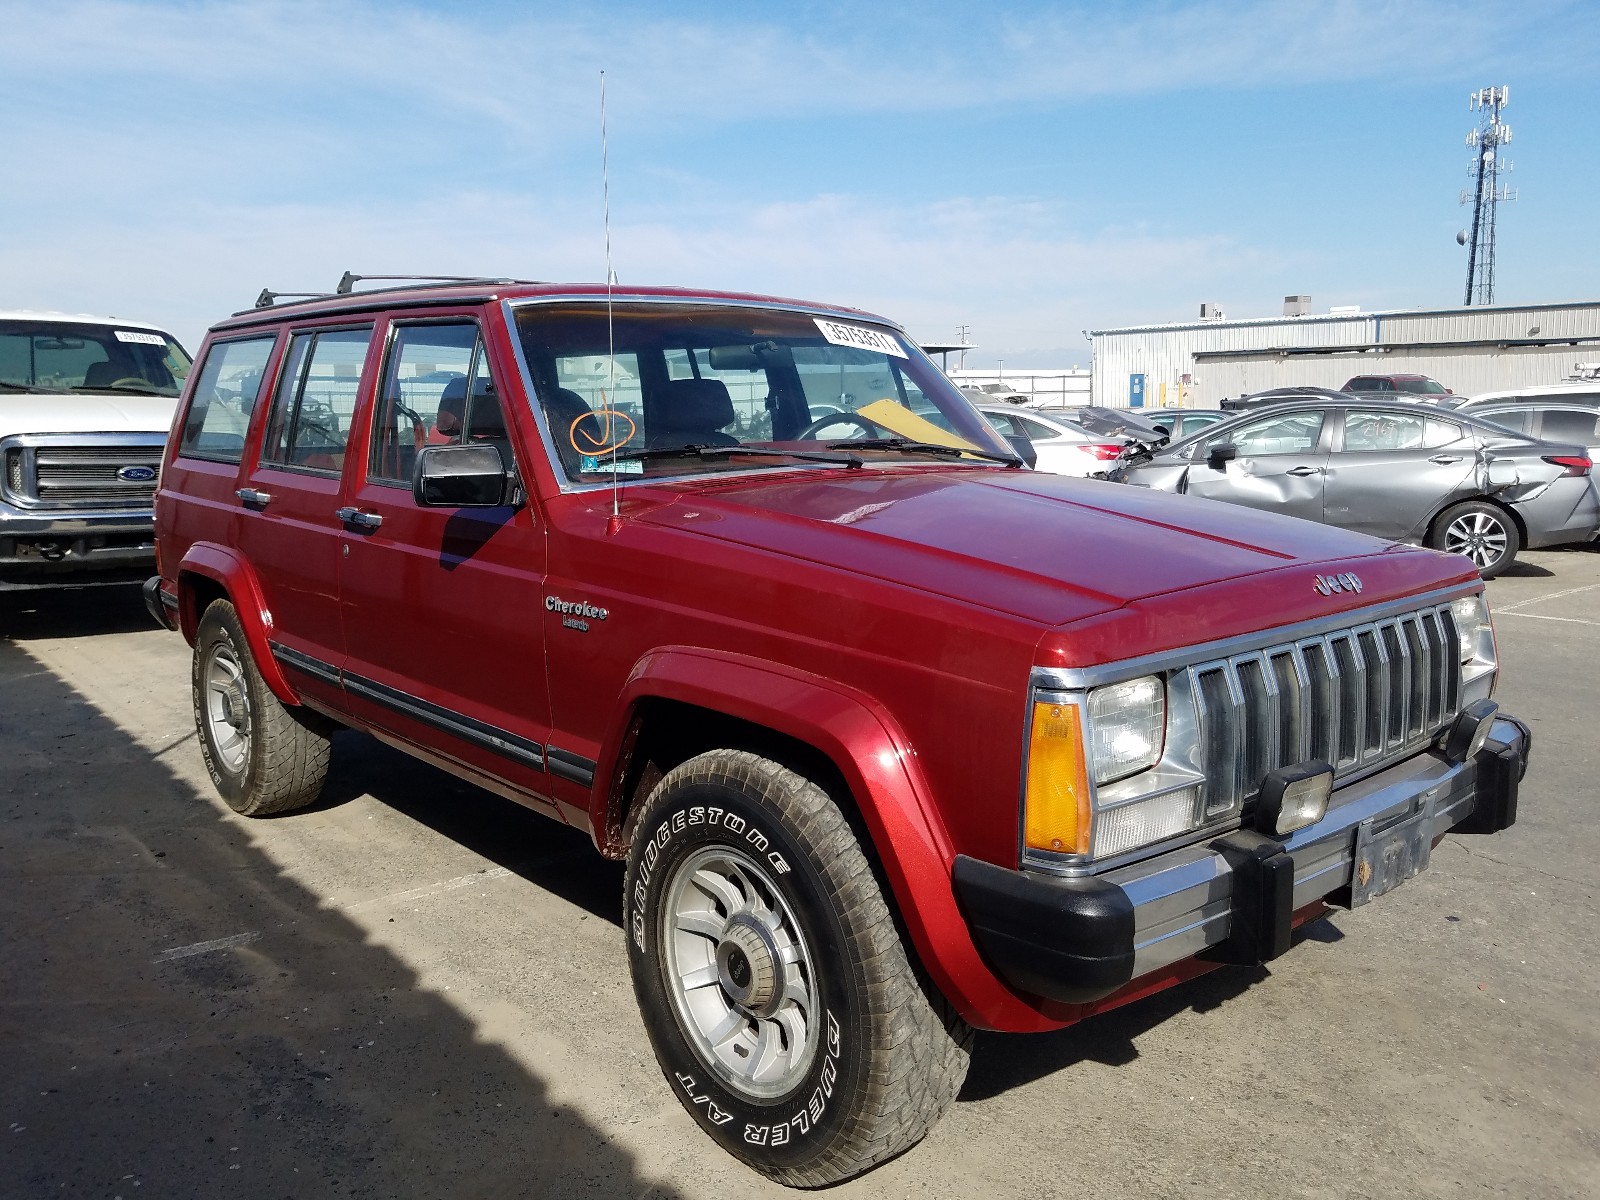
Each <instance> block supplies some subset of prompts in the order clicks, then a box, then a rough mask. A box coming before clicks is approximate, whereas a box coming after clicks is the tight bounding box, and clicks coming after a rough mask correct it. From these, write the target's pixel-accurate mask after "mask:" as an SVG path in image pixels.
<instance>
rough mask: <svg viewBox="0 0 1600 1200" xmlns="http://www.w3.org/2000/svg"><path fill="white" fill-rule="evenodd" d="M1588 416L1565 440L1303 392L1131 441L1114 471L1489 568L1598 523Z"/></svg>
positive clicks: (1452, 414)
mask: <svg viewBox="0 0 1600 1200" xmlns="http://www.w3.org/2000/svg"><path fill="white" fill-rule="evenodd" d="M1597 416H1600V414H1596V413H1594V412H1590V413H1589V415H1588V424H1587V425H1586V426H1584V433H1585V434H1586V437H1585V440H1584V442H1582V443H1576V444H1571V443H1565V442H1550V441H1541V440H1538V439H1537V438H1535V437H1532V436H1529V435H1527V434H1522V433H1516V432H1513V431H1512V430H1510V429H1507V428H1505V427H1503V426H1501V425H1499V424H1495V423H1492V422H1491V421H1490V420H1485V419H1480V418H1479V417H1478V416H1477V415H1476V414H1475V413H1469V412H1467V411H1450V410H1440V409H1438V408H1434V407H1432V406H1424V405H1418V404H1414V403H1408V402H1406V401H1399V400H1392V401H1388V402H1385V401H1383V400H1381V399H1356V398H1354V397H1351V396H1346V397H1344V398H1342V399H1334V398H1332V397H1327V398H1322V399H1309V398H1306V399H1300V400H1298V401H1293V402H1290V403H1286V404H1278V405H1274V406H1271V407H1269V408H1265V409H1261V410H1251V411H1246V412H1244V413H1241V414H1239V415H1236V416H1234V417H1233V418H1232V419H1230V420H1228V421H1226V422H1223V423H1220V424H1217V425H1214V426H1212V427H1211V428H1210V429H1209V430H1207V431H1205V432H1204V433H1202V434H1199V435H1197V436H1194V437H1191V438H1188V439H1185V440H1183V441H1179V442H1175V443H1173V444H1171V445H1169V446H1166V447H1162V448H1154V449H1151V450H1148V451H1143V452H1141V453H1139V454H1138V455H1137V456H1134V457H1131V458H1128V459H1126V460H1125V461H1124V462H1123V463H1122V464H1120V465H1119V468H1118V470H1117V471H1116V472H1114V474H1113V478H1115V479H1118V480H1121V481H1123V482H1127V483H1131V484H1135V485H1137V486H1141V487H1150V488H1156V489H1158V490H1161V491H1167V492H1176V493H1180V494H1185V495H1191V496H1202V497H1206V498H1208V499H1213V500H1226V501H1229V502H1231V503H1234V504H1243V505H1247V506H1249V507H1252V508H1263V509H1269V510H1271V511H1274V512H1284V513H1289V514H1292V515H1295V516H1300V517H1304V518H1306V519H1308V520H1312V521H1322V522H1324V523H1326V524H1331V525H1340V526H1343V527H1345V528H1347V529H1355V530H1359V531H1361V532H1363V533H1371V534H1374V535H1376V536H1379V537H1386V538H1392V539H1395V540H1397V541H1406V542H1412V543H1417V544H1423V545H1428V546H1432V547H1434V548H1435V549H1439V550H1445V551H1448V552H1450V553H1457V554H1465V555H1466V556H1467V557H1469V558H1470V559H1472V561H1473V563H1474V564H1476V565H1477V567H1478V569H1479V570H1480V571H1481V572H1482V574H1483V575H1484V577H1485V578H1489V577H1492V576H1494V575H1498V574H1500V573H1501V572H1502V571H1504V570H1505V569H1506V568H1507V567H1509V566H1510V565H1511V564H1512V563H1513V562H1515V561H1516V557H1517V552H1518V550H1519V549H1521V548H1523V547H1528V548H1534V547H1539V546H1549V545H1556V544H1560V543H1564V542H1573V541H1582V540H1587V539H1589V538H1591V537H1593V536H1594V534H1595V531H1596V529H1597V528H1600V495H1597V492H1596V487H1595V481H1594V479H1593V477H1592V470H1591V466H1592V461H1593V460H1592V457H1591V451H1590V449H1589V445H1588V443H1589V442H1592V441H1594V440H1595V438H1594V436H1593V435H1594V432H1595V418H1596V417H1597Z"/></svg>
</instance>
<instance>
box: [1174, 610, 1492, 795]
mask: <svg viewBox="0 0 1600 1200" xmlns="http://www.w3.org/2000/svg"><path fill="white" fill-rule="evenodd" d="M1456 644H1457V639H1456V629H1455V623H1454V622H1453V621H1452V620H1451V616H1450V606H1449V605H1448V604H1446V605H1441V606H1438V607H1431V608H1424V609H1420V610H1418V611H1416V612H1410V613H1403V614H1401V615H1400V616H1397V617H1390V618H1388V619H1385V620H1381V621H1373V622H1370V623H1368V624H1364V625H1355V626H1352V627H1351V628H1349V629H1339V630H1335V631H1333V632H1332V633H1326V634H1322V635H1320V636H1316V637H1307V638H1301V639H1299V640H1297V641H1293V642H1285V643H1283V644H1281V645H1275V646H1268V647H1266V648H1264V649H1261V650H1254V651H1251V652H1250V653H1247V654H1236V655H1233V656H1231V657H1229V658H1224V659H1218V660H1214V661H1211V662H1204V663H1199V664H1197V665H1195V666H1192V667H1189V668H1187V674H1188V682H1189V687H1190V690H1191V692H1192V694H1193V696H1194V698H1195V707H1196V710H1197V716H1198V719H1199V734H1200V737H1199V744H1200V746H1201V751H1200V753H1201V756H1202V760H1203V762H1202V769H1203V770H1204V772H1205V780H1206V782H1205V785H1204V786H1205V789H1206V795H1205V811H1206V813H1207V814H1208V815H1209V814H1221V813H1225V812H1228V811H1230V810H1233V809H1235V808H1236V807H1237V806H1238V805H1240V804H1241V803H1247V802H1248V801H1250V800H1252V799H1253V798H1254V797H1255V795H1256V794H1257V793H1258V792H1259V791H1260V790H1261V780H1262V778H1263V777H1264V776H1265V775H1266V774H1267V773H1268V772H1269V771H1272V770H1275V769H1276V768H1278V767H1281V766H1287V765H1290V764H1293V763H1300V762H1305V761H1307V760H1309V759H1322V760H1323V761H1325V762H1328V763H1331V764H1333V767H1334V772H1335V774H1336V775H1348V774H1351V773H1352V772H1355V771H1360V770H1365V769H1367V768H1369V767H1372V766H1376V765H1380V764H1382V763H1386V762H1389V761H1391V760H1394V759H1398V758H1402V757H1404V756H1406V755H1408V754H1413V753H1415V752H1416V751H1417V750H1419V749H1421V748H1422V747H1423V746H1425V745H1427V744H1428V742H1429V741H1431V740H1432V739H1433V738H1434V737H1435V736H1436V735H1437V734H1438V733H1439V731H1440V730H1441V729H1443V728H1444V726H1445V725H1446V724H1448V722H1449V721H1450V719H1451V718H1452V717H1454V716H1455V714H1456V711H1457V709H1458V708H1459V707H1460V694H1461V674H1460V655H1459V654H1458V653H1457V650H1456Z"/></svg>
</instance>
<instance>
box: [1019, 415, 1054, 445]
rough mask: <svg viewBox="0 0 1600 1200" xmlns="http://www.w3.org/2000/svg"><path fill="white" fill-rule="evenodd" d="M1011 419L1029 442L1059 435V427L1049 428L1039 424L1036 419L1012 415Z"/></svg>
mask: <svg viewBox="0 0 1600 1200" xmlns="http://www.w3.org/2000/svg"><path fill="white" fill-rule="evenodd" d="M1011 419H1012V421H1014V422H1015V423H1016V426H1017V428H1018V429H1020V430H1022V434H1023V436H1024V437H1026V438H1027V439H1028V440H1029V441H1030V442H1038V441H1043V440H1044V439H1045V438H1056V437H1060V436H1061V431H1060V430H1059V429H1051V428H1050V426H1048V425H1044V424H1041V423H1040V422H1038V421H1030V420H1028V418H1027V417H1012V418H1011Z"/></svg>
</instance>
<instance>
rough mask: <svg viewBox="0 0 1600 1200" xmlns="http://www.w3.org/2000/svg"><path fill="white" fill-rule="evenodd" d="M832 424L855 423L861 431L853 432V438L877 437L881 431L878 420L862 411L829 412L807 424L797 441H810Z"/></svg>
mask: <svg viewBox="0 0 1600 1200" xmlns="http://www.w3.org/2000/svg"><path fill="white" fill-rule="evenodd" d="M830 425H854V426H855V427H856V428H857V429H859V430H860V431H861V432H860V433H859V434H855V433H853V434H851V435H850V436H851V437H852V438H855V437H877V436H878V434H879V433H880V432H881V431H880V429H879V427H878V425H877V423H876V422H874V421H869V420H868V419H867V418H866V417H863V416H862V415H861V414H860V413H849V412H840V413H829V414H828V415H827V416H825V417H818V418H817V419H816V420H815V421H813V422H811V424H809V425H807V426H806V427H805V428H804V429H802V430H801V431H800V432H799V433H797V434H795V440H796V441H801V442H806V441H810V440H811V439H812V438H815V437H816V436H817V434H819V433H821V432H822V431H823V430H824V429H827V428H828V427H829V426H830Z"/></svg>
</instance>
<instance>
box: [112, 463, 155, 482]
mask: <svg viewBox="0 0 1600 1200" xmlns="http://www.w3.org/2000/svg"><path fill="white" fill-rule="evenodd" d="M155 477H156V469H155V468H154V467H121V468H119V469H118V471H117V478H118V479H120V480H122V482H123V483H149V482H150V481H151V480H152V479H154V478H155Z"/></svg>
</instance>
